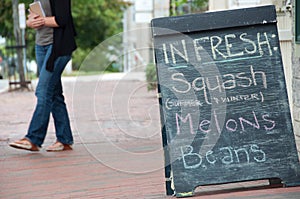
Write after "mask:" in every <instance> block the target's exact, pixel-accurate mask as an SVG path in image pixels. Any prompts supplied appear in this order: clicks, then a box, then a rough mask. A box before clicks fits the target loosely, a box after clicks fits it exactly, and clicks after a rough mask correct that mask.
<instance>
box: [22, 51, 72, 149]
mask: <svg viewBox="0 0 300 199" xmlns="http://www.w3.org/2000/svg"><path fill="white" fill-rule="evenodd" d="M51 50H52V45H47V46H39V45H36V47H35V51H36V60H37V65H38V71H39V81H38V85H37V88H36V92H35V95H36V97H37V104H36V107H35V111H34V113H33V116H32V119H31V122H30V125H29V129H28V132H27V135H26V136H25V137H26V138H28V139H29V140H30V141H31V142H32V143H33V144H35V145H37V146H39V147H41V146H42V144H43V142H44V139H45V137H46V134H47V129H48V124H49V118H50V113H52V117H53V119H54V125H55V131H56V137H57V141H59V142H61V143H63V144H73V136H72V131H71V127H70V120H69V116H68V111H67V108H66V104H65V100H64V96H63V90H62V83H61V74H62V72H63V70H64V68H65V66H66V65H67V63H68V61H69V60H70V59H71V56H61V57H58V58H57V59H56V60H55V62H54V70H53V72H49V71H47V70H46V62H47V60H48V58H49V56H50V53H51Z"/></svg>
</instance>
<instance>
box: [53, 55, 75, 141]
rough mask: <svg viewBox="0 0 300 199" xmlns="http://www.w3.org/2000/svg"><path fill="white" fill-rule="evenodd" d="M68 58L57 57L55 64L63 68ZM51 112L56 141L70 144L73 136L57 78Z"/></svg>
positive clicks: (60, 84)
mask: <svg viewBox="0 0 300 199" xmlns="http://www.w3.org/2000/svg"><path fill="white" fill-rule="evenodd" d="M68 60H69V59H68V57H59V58H58V60H57V62H56V65H61V67H60V68H64V67H62V66H65V65H66V64H67V63H66V62H68ZM51 112H52V116H53V119H54V125H55V130H56V137H57V141H58V142H60V143H62V144H67V145H72V144H73V136H72V131H71V127H70V120H69V115H68V111H67V107H66V104H65V98H64V96H63V88H62V83H61V80H59V81H58V82H57V84H56V86H55V93H54V97H53V103H52V109H51Z"/></svg>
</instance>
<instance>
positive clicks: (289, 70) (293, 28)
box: [209, 0, 300, 140]
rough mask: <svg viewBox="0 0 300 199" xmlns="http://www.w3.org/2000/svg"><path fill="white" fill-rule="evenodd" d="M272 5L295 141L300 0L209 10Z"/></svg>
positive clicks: (212, 1)
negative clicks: (275, 17)
mask: <svg viewBox="0 0 300 199" xmlns="http://www.w3.org/2000/svg"><path fill="white" fill-rule="evenodd" d="M297 2H298V4H297ZM270 4H273V5H275V6H276V11H277V21H278V23H277V27H278V33H279V39H280V47H281V53H282V59H283V64H284V70H285V77H286V83H287V90H288V95H289V104H290V108H291V113H292V117H293V125H294V131H295V134H296V139H299V140H300V92H299V90H300V1H299V0H209V10H210V11H216V10H225V9H235V8H244V7H250V6H261V5H270Z"/></svg>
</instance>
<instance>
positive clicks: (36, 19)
mask: <svg viewBox="0 0 300 199" xmlns="http://www.w3.org/2000/svg"><path fill="white" fill-rule="evenodd" d="M26 24H27V26H28V27H30V28H34V29H38V28H41V27H43V26H44V25H45V19H44V17H41V16H39V15H37V14H35V13H33V12H31V11H30V10H29V15H28V19H27V21H26Z"/></svg>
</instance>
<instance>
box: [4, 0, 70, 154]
mask: <svg viewBox="0 0 300 199" xmlns="http://www.w3.org/2000/svg"><path fill="white" fill-rule="evenodd" d="M40 3H41V5H42V8H43V10H44V13H45V15H46V16H45V17H43V16H39V15H37V14H36V13H33V12H32V11H29V12H30V13H29V15H28V19H27V22H26V23H27V26H28V27H30V28H33V29H36V41H35V43H36V45H35V51H36V61H37V65H38V71H39V81H38V85H37V88H36V92H35V95H36V97H37V104H36V107H35V111H34V113H33V116H32V119H31V122H30V125H29V128H28V132H27V134H26V135H25V137H24V138H23V139H21V140H18V141H15V142H12V143H10V144H9V145H10V146H11V147H14V148H18V149H24V150H29V151H38V150H39V148H41V147H42V144H43V142H44V139H45V137H46V134H47V129H48V124H49V118H50V113H52V117H53V119H54V125H55V131H56V138H57V141H56V142H55V143H54V144H53V145H51V146H49V147H48V148H46V150H47V151H63V150H71V149H72V144H73V136H72V132H71V127H70V121H69V116H68V111H67V108H66V104H65V101H64V96H63V89H62V82H61V75H62V72H63V70H64V68H65V66H66V64H67V63H68V62H69V60H70V59H71V55H72V52H73V51H74V50H75V49H76V43H75V38H74V37H75V34H76V33H75V28H74V24H73V18H72V15H71V0H40Z"/></svg>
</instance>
